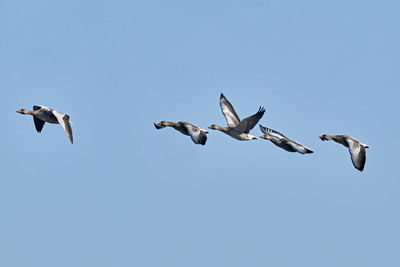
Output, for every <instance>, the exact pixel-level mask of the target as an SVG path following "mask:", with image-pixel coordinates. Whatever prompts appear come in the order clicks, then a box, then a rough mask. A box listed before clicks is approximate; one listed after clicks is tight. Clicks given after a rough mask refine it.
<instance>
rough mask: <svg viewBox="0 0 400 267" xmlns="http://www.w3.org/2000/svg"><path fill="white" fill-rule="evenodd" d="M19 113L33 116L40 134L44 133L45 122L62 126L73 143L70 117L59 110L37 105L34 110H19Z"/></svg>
mask: <svg viewBox="0 0 400 267" xmlns="http://www.w3.org/2000/svg"><path fill="white" fill-rule="evenodd" d="M17 112H18V113H20V114H24V115H32V116H33V122H34V123H35V127H36V131H37V132H38V133H40V132H42V129H43V126H44V123H45V122H48V123H54V124H60V125H61V127H62V128H63V129H64V132H65V133H66V134H67V136H68V138H69V140H70V141H71V144H72V143H73V142H74V141H73V136H72V129H71V124H70V122H69V116H68V115H67V114H64V113H62V112H60V111H58V110H54V109H51V108H49V107H45V106H39V105H35V106H33V110H28V109H24V108H22V109H20V110H17Z"/></svg>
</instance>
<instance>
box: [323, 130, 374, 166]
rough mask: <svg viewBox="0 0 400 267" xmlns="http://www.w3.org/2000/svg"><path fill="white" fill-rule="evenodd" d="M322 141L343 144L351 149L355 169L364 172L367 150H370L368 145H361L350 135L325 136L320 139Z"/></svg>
mask: <svg viewBox="0 0 400 267" xmlns="http://www.w3.org/2000/svg"><path fill="white" fill-rule="evenodd" d="M319 138H320V139H321V140H322V141H326V140H333V141H335V142H336V143H339V144H342V145H344V146H345V147H347V148H348V149H349V152H350V155H351V161H352V162H353V165H354V167H355V168H356V169H357V170H359V171H363V169H364V166H365V161H366V156H365V154H366V151H365V149H366V148H369V146H368V145H366V144H363V143H361V142H360V141H358V140H356V139H354V138H352V137H350V136H348V135H343V134H342V135H333V136H332V135H328V134H323V135H321V136H320V137H319Z"/></svg>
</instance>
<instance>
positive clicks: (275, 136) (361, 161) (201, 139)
mask: <svg viewBox="0 0 400 267" xmlns="http://www.w3.org/2000/svg"><path fill="white" fill-rule="evenodd" d="M219 104H220V107H221V110H222V113H223V114H224V116H225V119H226V122H227V124H228V125H227V126H225V127H222V126H218V125H216V124H212V125H210V126H209V127H208V128H209V129H213V130H219V131H221V132H223V133H225V134H227V135H229V136H231V137H232V138H235V139H237V140H240V141H244V140H253V139H257V137H256V136H254V135H251V134H250V130H252V129H253V128H254V126H256V125H257V123H258V121H259V120H260V119H261V118H262V117H263V115H264V113H265V109H264V108H263V107H260V108H259V109H258V111H257V113H255V114H254V115H252V116H249V117H247V118H245V119H243V120H240V118H239V116H238V115H237V113H236V111H235V109H234V108H233V106H232V104H231V103H230V102H229V101H228V99H227V98H226V97H225V96H224V95H223V94H221V96H220V99H219ZM17 112H18V113H20V114H25V115H32V116H33V122H34V124H35V127H36V131H37V132H39V133H40V132H41V131H42V129H43V126H44V124H45V122H48V123H54V124H60V125H61V126H62V128H63V129H64V132H65V133H66V134H67V136H68V138H69V140H70V141H71V143H73V136H72V129H71V123H70V121H69V116H68V115H67V114H64V113H62V112H60V111H57V110H54V109H51V108H49V107H46V106H40V105H35V106H33V110H27V109H20V110H18V111H17ZM154 126H155V127H156V128H157V129H162V128H164V127H172V128H174V129H175V130H177V131H179V132H181V133H182V134H184V135H188V136H190V138H191V139H192V141H193V142H194V143H195V144H201V145H205V144H206V141H207V134H208V131H206V130H204V129H201V128H200V127H198V126H196V125H194V124H191V123H189V122H185V121H178V122H170V121H161V122H159V123H157V124H155V123H154ZM259 126H260V130H261V132H262V133H263V134H264V135H262V136H260V138H262V139H266V140H269V141H271V142H272V143H274V144H275V145H276V146H278V147H280V148H282V149H284V150H286V151H289V152H298V153H300V154H309V153H313V151H312V150H311V149H310V148H308V147H306V146H304V145H302V144H300V143H298V142H296V141H294V140H292V139H289V138H287V137H286V136H285V135H283V134H281V133H279V132H277V131H274V130H272V129H269V128H267V127H264V126H262V125H261V124H260V125H259ZM319 138H320V139H321V140H322V141H326V140H333V141H335V142H337V143H339V144H342V145H344V146H345V147H347V148H348V149H349V151H350V155H351V161H352V163H353V165H354V167H355V168H356V169H357V170H359V171H362V170H363V169H364V166H365V161H366V156H365V153H366V152H365V149H366V148H368V147H369V146H367V145H365V144H363V143H361V142H360V141H358V140H356V139H354V138H352V137H350V136H347V135H333V136H332V135H328V134H323V135H321V136H320V137H319Z"/></svg>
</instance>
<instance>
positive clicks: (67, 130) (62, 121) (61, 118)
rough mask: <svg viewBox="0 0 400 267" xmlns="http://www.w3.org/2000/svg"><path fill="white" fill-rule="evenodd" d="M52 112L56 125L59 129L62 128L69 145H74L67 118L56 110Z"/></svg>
mask: <svg viewBox="0 0 400 267" xmlns="http://www.w3.org/2000/svg"><path fill="white" fill-rule="evenodd" d="M52 112H53V114H54V116H56V118H57V120H58V123H59V124H60V125H61V127H63V129H64V132H65V133H66V134H67V136H68V138H69V140H70V141H71V143H74V140H73V136H72V129H71V124H70V122H69V116H68V115H67V114H64V113H62V112H60V111H58V110H53V111H52Z"/></svg>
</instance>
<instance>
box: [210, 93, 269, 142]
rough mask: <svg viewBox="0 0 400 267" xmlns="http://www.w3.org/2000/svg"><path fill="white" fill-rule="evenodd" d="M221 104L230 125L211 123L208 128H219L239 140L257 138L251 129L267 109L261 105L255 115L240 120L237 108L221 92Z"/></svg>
mask: <svg viewBox="0 0 400 267" xmlns="http://www.w3.org/2000/svg"><path fill="white" fill-rule="evenodd" d="M219 105H220V107H221V110H222V113H223V114H224V116H225V119H226V122H227V124H228V126H226V127H222V126H218V125H216V124H212V125H210V126H209V127H208V128H209V129H213V130H219V131H221V132H223V133H225V134H227V135H229V136H231V137H232V138H235V139H237V140H241V141H242V140H253V139H257V137H255V136H254V135H251V134H250V130H251V129H253V128H254V126H256V124H257V123H258V121H259V120H260V119H261V118H262V116H263V115H264V113H265V109H264V108H263V107H260V108H259V109H258V111H257V113H255V114H254V115H252V116H250V117H247V118H245V119H243V120H240V118H239V116H238V115H237V114H236V111H235V109H234V108H233V106H232V104H231V103H230V102H229V101H228V99H227V98H226V97H225V96H224V95H223V94H221V96H220V98H219Z"/></svg>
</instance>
